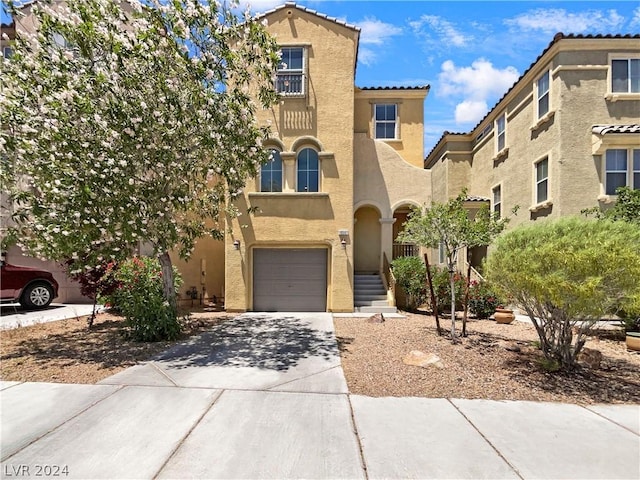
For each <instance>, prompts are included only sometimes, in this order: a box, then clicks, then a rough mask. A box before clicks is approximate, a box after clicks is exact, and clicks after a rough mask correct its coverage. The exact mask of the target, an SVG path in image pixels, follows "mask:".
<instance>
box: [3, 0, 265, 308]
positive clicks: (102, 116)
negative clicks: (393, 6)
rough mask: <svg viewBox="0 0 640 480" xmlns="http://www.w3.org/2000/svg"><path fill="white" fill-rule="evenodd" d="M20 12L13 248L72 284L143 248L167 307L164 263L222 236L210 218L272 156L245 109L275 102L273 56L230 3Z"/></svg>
mask: <svg viewBox="0 0 640 480" xmlns="http://www.w3.org/2000/svg"><path fill="white" fill-rule="evenodd" d="M9 7H10V10H11V13H12V15H13V17H14V19H16V21H17V23H18V24H19V23H20V17H21V15H22V11H21V10H20V9H15V8H14V7H13V5H12V4H10V5H9ZM30 8H31V9H32V12H33V14H34V16H35V19H36V21H35V24H36V26H37V31H36V32H35V33H33V34H27V33H23V32H19V33H18V36H17V39H16V43H15V46H14V47H13V56H12V57H11V59H10V61H5V62H4V63H3V72H2V96H0V120H1V121H2V126H3V128H2V131H1V133H0V156H1V157H2V159H3V165H2V173H1V175H2V178H1V180H2V184H3V188H7V189H9V190H10V192H11V195H12V200H13V202H14V203H13V205H14V215H13V218H14V220H15V221H16V222H17V225H16V227H15V230H16V231H15V232H13V234H14V238H17V239H19V245H20V246H21V247H23V248H24V249H25V250H26V251H28V252H29V253H31V254H33V255H36V256H38V257H45V258H49V259H54V260H61V261H64V260H66V259H71V260H72V261H74V265H77V267H78V270H77V271H76V272H75V273H79V271H80V269H92V268H97V267H98V268H99V266H100V265H102V264H103V263H105V262H108V261H112V260H121V259H123V258H126V257H128V256H130V255H131V253H132V251H133V250H134V248H135V247H136V246H137V245H138V244H139V243H147V244H150V245H151V246H152V247H153V249H154V251H155V254H156V255H157V256H158V259H159V260H160V262H161V264H162V271H163V274H164V292H165V296H166V298H167V300H168V301H169V302H170V303H171V304H172V305H173V306H175V291H174V289H173V280H172V275H173V270H172V268H171V260H170V257H169V252H170V251H172V250H177V251H179V253H180V255H181V256H182V257H185V258H186V257H188V256H189V254H190V253H191V252H192V250H193V248H194V244H195V241H196V240H197V239H198V238H199V237H201V236H203V235H205V234H206V233H207V232H210V233H212V234H213V235H215V236H217V237H221V236H222V231H223V230H222V228H223V227H222V226H221V225H219V224H218V223H217V220H218V219H219V218H221V215H222V214H223V213H225V211H226V213H228V214H230V215H232V216H233V215H236V214H238V213H239V212H237V211H236V210H234V209H233V207H232V206H231V205H232V204H231V202H230V200H233V199H234V198H235V197H237V196H238V195H239V193H240V191H241V189H242V187H243V185H244V182H245V180H246V178H248V177H249V176H253V175H255V174H256V171H257V168H258V166H259V165H260V164H261V163H262V162H264V161H266V160H267V158H268V155H269V154H268V152H267V151H265V150H263V149H261V148H260V145H261V139H262V138H264V137H265V136H266V135H267V134H268V131H267V130H265V129H264V128H261V127H260V126H259V125H258V124H257V123H256V120H255V112H256V109H257V108H260V107H266V106H268V105H270V104H271V103H272V102H273V101H274V100H275V99H276V94H275V92H274V90H273V83H272V76H273V74H274V72H275V69H276V68H277V63H278V48H277V45H276V43H275V41H274V40H273V39H272V38H271V37H270V36H268V34H267V33H266V31H265V29H264V28H263V26H262V25H261V24H259V23H258V22H256V21H255V20H254V19H252V18H251V17H250V16H249V14H248V12H247V13H245V15H244V17H242V18H240V17H238V16H236V15H235V14H234V13H233V12H232V10H231V9H230V8H228V7H227V6H226V2H225V4H224V5H221V4H220V3H219V2H216V1H211V2H209V3H207V2H201V1H198V0H176V1H171V2H164V1H161V0H151V1H150V2H145V3H144V4H143V3H140V2H139V1H138V0H124V1H119V0H67V1H66V2H65V3H53V4H46V3H45V2H36V3H34V4H33V5H32V6H31V7H30Z"/></svg>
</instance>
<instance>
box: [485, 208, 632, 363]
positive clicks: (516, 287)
mask: <svg viewBox="0 0 640 480" xmlns="http://www.w3.org/2000/svg"><path fill="white" fill-rule="evenodd" d="M486 274H487V278H488V279H489V280H490V281H492V282H493V284H494V285H497V286H499V287H500V288H501V289H502V291H503V292H505V293H507V294H508V295H510V296H512V297H513V299H514V300H515V301H516V302H517V303H518V304H519V305H521V306H522V307H523V308H524V309H525V311H526V312H527V314H528V315H529V317H530V318H531V321H532V322H533V325H534V326H535V328H536V331H537V332H538V336H539V337H540V344H541V347H542V351H543V352H544V355H545V357H546V358H547V359H548V360H549V361H552V362H554V363H556V364H557V365H559V366H561V367H562V368H564V369H571V368H573V367H574V366H575V362H576V358H577V355H578V353H579V352H580V350H581V349H582V347H583V346H584V343H585V341H586V337H587V335H588V333H589V331H590V330H591V329H592V327H593V325H594V324H595V322H597V321H598V320H600V319H601V318H602V317H603V316H604V315H606V314H607V313H609V312H611V311H612V310H615V309H616V308H621V307H625V308H630V309H633V308H636V309H637V306H638V305H640V282H639V281H638V279H640V229H638V227H637V226H636V225H633V224H630V223H626V222H612V221H608V220H607V221H594V220H584V219H580V218H564V219H560V220H557V221H553V222H547V223H536V224H533V225H528V226H524V227H519V228H517V229H514V230H512V231H510V232H508V233H505V234H504V235H502V236H501V237H500V238H498V240H497V241H496V243H495V245H494V248H493V250H492V252H491V253H490V255H489V258H488V259H487V263H486ZM636 311H637V310H636ZM574 331H575V337H574Z"/></svg>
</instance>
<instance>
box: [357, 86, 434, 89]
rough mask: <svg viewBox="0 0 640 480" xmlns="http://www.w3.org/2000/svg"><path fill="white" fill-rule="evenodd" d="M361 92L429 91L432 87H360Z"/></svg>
mask: <svg viewBox="0 0 640 480" xmlns="http://www.w3.org/2000/svg"><path fill="white" fill-rule="evenodd" d="M358 88H359V89H360V90H429V89H430V88H431V85H416V86H415V87H396V86H394V87H358Z"/></svg>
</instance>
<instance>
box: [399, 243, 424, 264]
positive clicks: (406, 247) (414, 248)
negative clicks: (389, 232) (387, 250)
mask: <svg viewBox="0 0 640 480" xmlns="http://www.w3.org/2000/svg"><path fill="white" fill-rule="evenodd" d="M419 254H420V247H419V246H418V245H415V244H413V243H394V244H393V259H394V260H395V259H396V258H399V257H417V256H418V255H419Z"/></svg>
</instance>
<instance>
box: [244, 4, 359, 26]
mask: <svg viewBox="0 0 640 480" xmlns="http://www.w3.org/2000/svg"><path fill="white" fill-rule="evenodd" d="M283 8H297V9H298V10H302V11H303V12H307V13H310V14H311V15H315V16H316V17H320V18H324V19H325V20H328V21H330V22H334V23H337V24H338V25H342V26H343V27H347V28H350V29H352V30H356V31H358V32H359V31H360V29H359V28H358V27H356V26H355V25H352V24H351V23H347V22H345V21H343V20H339V19H337V18H335V17H330V16H329V15H325V14H324V13H320V12H318V11H316V10H312V9H310V8H307V7H303V6H302V5H297V4H296V3H295V2H286V3H285V4H284V5H280V6H277V7H275V8H272V9H271V10H267V11H266V12H264V13H261V14H260V15H258V16H256V18H257V19H260V18H262V17H264V16H266V15H269V14H271V13H273V12H277V11H278V10H281V9H283Z"/></svg>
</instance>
